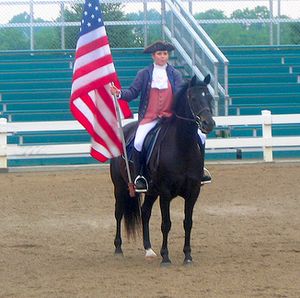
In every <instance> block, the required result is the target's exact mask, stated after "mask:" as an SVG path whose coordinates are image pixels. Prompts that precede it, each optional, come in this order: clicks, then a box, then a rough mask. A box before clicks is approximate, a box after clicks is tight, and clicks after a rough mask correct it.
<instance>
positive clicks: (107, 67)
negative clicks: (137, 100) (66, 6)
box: [70, 0, 132, 162]
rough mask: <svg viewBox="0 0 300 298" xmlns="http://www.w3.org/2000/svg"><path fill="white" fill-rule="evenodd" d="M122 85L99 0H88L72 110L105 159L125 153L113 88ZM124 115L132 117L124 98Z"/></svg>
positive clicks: (98, 155)
mask: <svg viewBox="0 0 300 298" xmlns="http://www.w3.org/2000/svg"><path fill="white" fill-rule="evenodd" d="M111 82H113V83H114V84H115V85H116V87H118V88H120V83H119V80H118V76H117V74H116V71H115V67H114V63H113V59H112V55H111V51H110V47H109V41H108V38H107V35H106V30H105V26H104V23H103V17H102V12H101V8H100V3H99V1H98V0H86V1H85V5H84V9H83V17H82V21H81V28H80V36H79V39H78V41H77V46H76V55H75V63H74V70H73V82H72V92H71V103H70V106H71V111H72V113H73V115H74V117H75V118H76V119H77V120H78V121H79V122H80V123H81V124H82V125H83V126H84V127H85V129H86V130H87V131H88V133H89V134H90V135H91V137H92V144H91V156H93V157H94V158H96V159H97V160H99V161H101V162H105V161H107V160H108V159H110V158H112V157H116V156H119V155H121V154H122V153H123V147H122V142H121V136H120V133H119V127H118V120H117V115H116V108H115V105H114V100H113V98H112V95H111V93H110V90H109V86H110V83H111ZM119 103H120V108H121V112H122V113H123V116H124V118H130V117H132V114H131V111H130V109H129V107H128V104H127V102H125V101H122V100H120V101H119Z"/></svg>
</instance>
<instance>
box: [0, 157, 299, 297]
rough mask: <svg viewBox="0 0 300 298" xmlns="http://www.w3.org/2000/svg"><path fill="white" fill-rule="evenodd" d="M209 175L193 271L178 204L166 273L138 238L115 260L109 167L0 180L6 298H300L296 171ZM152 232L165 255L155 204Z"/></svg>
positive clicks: (220, 170) (1, 283)
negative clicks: (148, 257) (185, 255)
mask: <svg viewBox="0 0 300 298" xmlns="http://www.w3.org/2000/svg"><path fill="white" fill-rule="evenodd" d="M209 169H210V171H211V172H212V173H213V176H214V182H213V184H211V185H209V186H205V187H204V189H203V191H202V193H201V196H200V198H199V200H198V203H197V205H196V207H195V214H194V228H193V233H192V236H193V237H192V249H193V251H192V253H193V258H194V265H193V266H190V267H184V266H183V265H182V262H183V253H182V248H183V235H184V234H183V228H182V220H183V204H182V202H183V201H182V200H181V199H180V198H178V199H176V200H174V201H173V202H172V222H173V226H172V230H171V233H170V245H169V249H170V257H171V259H172V261H173V265H172V266H171V267H170V268H160V261H161V259H160V256H159V257H158V258H157V259H155V260H153V261H152V262H147V261H145V259H144V251H143V248H142V241H141V239H140V238H139V239H137V240H136V241H133V240H131V241H128V239H126V237H124V238H123V240H124V244H123V249H124V253H125V255H124V258H116V257H115V256H114V254H113V251H114V247H113V239H114V231H115V221H114V215H113V212H114V198H113V191H112V184H111V182H110V178H109V173H108V169H107V168H101V169H99V168H98V169H88V170H72V171H49V172H27V173H26V172H18V173H7V174H0V186H1V192H0V215H1V216H0V297H30V298H31V297H47V298H48V297H105V298H110V297H139V298H141V297H160V298H169V297H180V298H181V297H230V298H231V297H272V298H273V297H300V283H299V280H300V231H299V229H300V212H299V211H300V163H276V164H245V165H210V166H209ZM151 230H152V243H153V248H154V249H155V250H156V252H159V249H160V245H161V233H160V213H159V206H158V204H155V206H154V211H153V215H152V220H151Z"/></svg>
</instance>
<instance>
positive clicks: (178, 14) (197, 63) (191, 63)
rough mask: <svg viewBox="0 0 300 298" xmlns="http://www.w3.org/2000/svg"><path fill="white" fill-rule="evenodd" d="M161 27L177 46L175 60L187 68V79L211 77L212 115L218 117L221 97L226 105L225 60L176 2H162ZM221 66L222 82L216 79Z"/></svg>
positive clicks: (174, 0) (176, 0) (226, 68)
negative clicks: (195, 76) (213, 100)
mask: <svg viewBox="0 0 300 298" xmlns="http://www.w3.org/2000/svg"><path fill="white" fill-rule="evenodd" d="M162 26H163V32H164V34H165V35H166V36H167V37H168V38H169V39H170V40H171V41H172V43H173V44H174V45H175V46H176V49H177V51H178V55H179V57H177V59H178V60H179V63H180V65H181V66H186V67H185V71H186V72H187V73H188V74H189V75H192V74H196V75H197V76H198V77H199V78H200V79H203V78H204V76H205V75H206V74H208V73H209V74H210V75H211V78H212V80H211V86H212V87H211V88H210V92H211V93H212V94H213V96H214V99H215V105H214V113H215V115H219V110H220V107H219V104H220V101H219V99H220V95H221V96H222V97H223V98H226V101H227V102H228V63H229V62H228V60H227V58H226V57H225V56H224V55H223V54H222V52H221V51H220V50H219V49H218V47H217V46H216V45H215V44H214V43H213V41H212V40H211V39H210V38H209V36H208V35H207V34H206V33H205V31H204V30H203V29H201V28H197V27H199V26H197V23H196V20H195V19H194V18H193V16H192V15H191V14H190V13H189V12H188V11H187V10H186V9H185V8H184V7H183V6H182V5H181V3H180V2H179V1H178V0H165V1H162ZM216 56H218V58H217V57H216ZM220 65H222V68H223V71H224V73H223V82H221V81H220V77H219V68H220ZM225 114H227V112H226V111H225Z"/></svg>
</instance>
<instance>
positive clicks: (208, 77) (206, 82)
mask: <svg viewBox="0 0 300 298" xmlns="http://www.w3.org/2000/svg"><path fill="white" fill-rule="evenodd" d="M204 83H205V84H206V85H208V84H209V83H210V74H208V75H207V76H206V77H205V78H204Z"/></svg>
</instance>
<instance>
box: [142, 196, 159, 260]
mask: <svg viewBox="0 0 300 298" xmlns="http://www.w3.org/2000/svg"><path fill="white" fill-rule="evenodd" d="M156 199H157V195H156V194H155V195H148V194H146V196H145V200H144V203H143V206H142V221H143V242H144V248H145V250H146V254H145V257H146V258H147V259H148V258H153V257H156V256H157V255H156V253H155V252H154V251H153V250H152V248H151V241H150V233H149V221H150V217H151V213H152V207H153V204H154V202H155V201H156Z"/></svg>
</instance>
